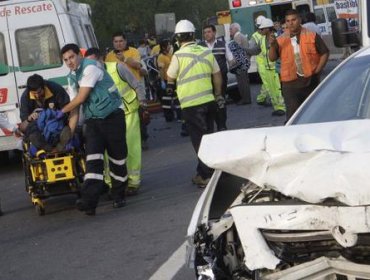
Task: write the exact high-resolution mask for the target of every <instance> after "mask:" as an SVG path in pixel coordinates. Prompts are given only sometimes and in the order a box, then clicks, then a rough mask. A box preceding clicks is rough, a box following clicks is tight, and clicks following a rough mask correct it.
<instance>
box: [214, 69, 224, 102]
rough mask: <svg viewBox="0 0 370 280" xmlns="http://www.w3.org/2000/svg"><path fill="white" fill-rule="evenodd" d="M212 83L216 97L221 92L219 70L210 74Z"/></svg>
mask: <svg viewBox="0 0 370 280" xmlns="http://www.w3.org/2000/svg"><path fill="white" fill-rule="evenodd" d="M212 84H213V93H214V95H215V96H216V97H217V96H220V95H221V94H222V75H221V72H220V71H218V72H216V73H213V74H212Z"/></svg>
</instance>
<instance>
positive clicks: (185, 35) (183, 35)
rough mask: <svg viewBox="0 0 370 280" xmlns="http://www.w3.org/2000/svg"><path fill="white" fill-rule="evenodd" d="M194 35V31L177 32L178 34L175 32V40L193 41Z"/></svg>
mask: <svg viewBox="0 0 370 280" xmlns="http://www.w3.org/2000/svg"><path fill="white" fill-rule="evenodd" d="M194 39H195V37H194V33H193V32H191V33H179V34H176V40H177V41H178V42H179V43H186V42H191V41H194Z"/></svg>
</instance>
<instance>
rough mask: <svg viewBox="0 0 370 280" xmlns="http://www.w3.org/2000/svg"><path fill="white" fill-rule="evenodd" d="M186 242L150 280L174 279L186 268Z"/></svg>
mask: <svg viewBox="0 0 370 280" xmlns="http://www.w3.org/2000/svg"><path fill="white" fill-rule="evenodd" d="M185 256H186V241H185V242H184V243H183V244H182V245H181V246H180V247H179V248H178V249H177V250H176V251H175V252H174V253H173V254H172V256H171V257H169V258H168V260H167V261H166V262H165V263H164V264H162V265H161V267H160V268H158V270H157V271H156V272H155V273H154V274H153V275H152V276H151V277H150V278H149V280H164V279H172V278H173V277H175V275H176V274H177V272H179V270H180V269H181V268H182V267H183V266H184V264H185Z"/></svg>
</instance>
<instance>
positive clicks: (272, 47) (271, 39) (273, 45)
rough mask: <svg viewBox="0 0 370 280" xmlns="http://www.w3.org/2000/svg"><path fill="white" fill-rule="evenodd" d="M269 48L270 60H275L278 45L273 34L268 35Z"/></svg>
mask: <svg viewBox="0 0 370 280" xmlns="http://www.w3.org/2000/svg"><path fill="white" fill-rule="evenodd" d="M269 43H270V49H269V59H270V60H271V61H276V60H277V59H278V58H279V55H278V48H279V45H278V43H277V40H276V37H275V35H274V34H272V33H271V34H270V37H269Z"/></svg>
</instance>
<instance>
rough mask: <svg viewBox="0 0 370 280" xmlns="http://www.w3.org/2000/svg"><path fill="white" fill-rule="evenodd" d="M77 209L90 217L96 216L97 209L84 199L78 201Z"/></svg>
mask: <svg viewBox="0 0 370 280" xmlns="http://www.w3.org/2000/svg"><path fill="white" fill-rule="evenodd" d="M76 207H77V209H78V210H79V211H81V212H85V214H86V215H88V216H95V212H96V211H95V209H96V208H94V207H91V206H90V205H89V203H88V202H87V201H85V200H83V199H77V201H76Z"/></svg>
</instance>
